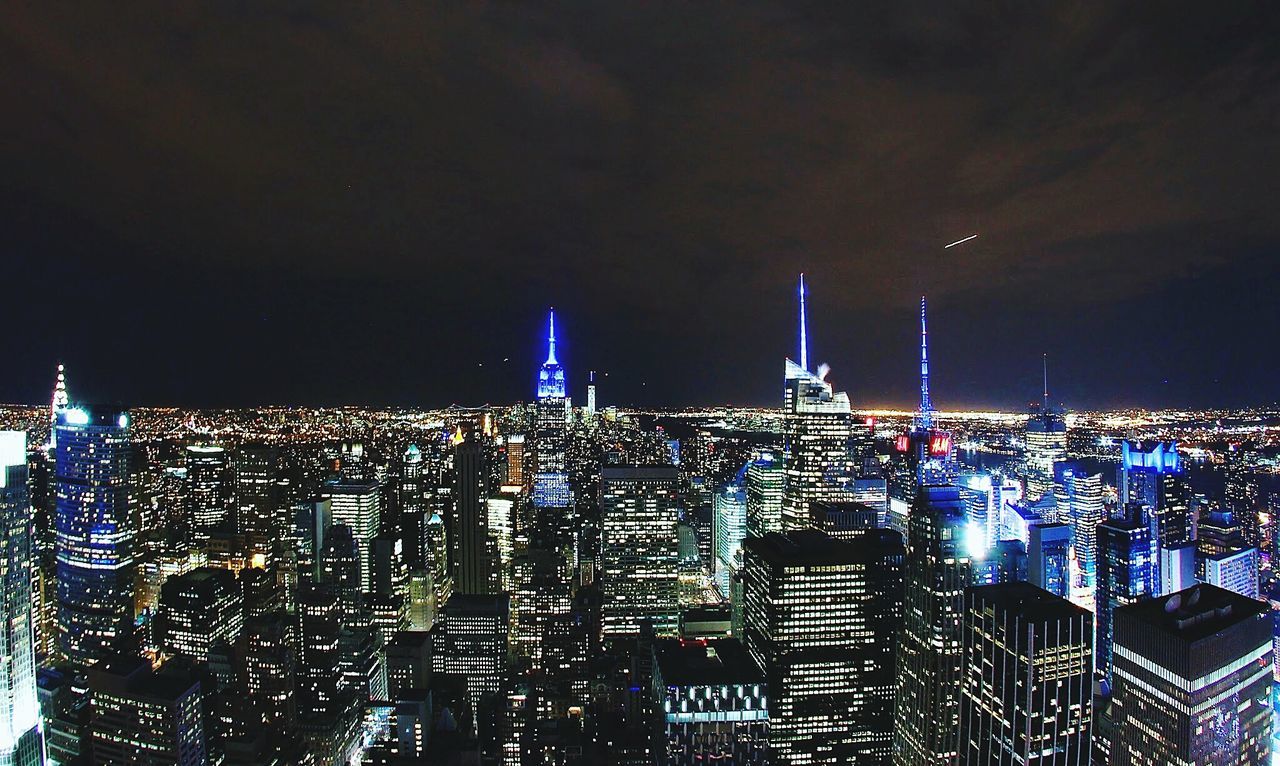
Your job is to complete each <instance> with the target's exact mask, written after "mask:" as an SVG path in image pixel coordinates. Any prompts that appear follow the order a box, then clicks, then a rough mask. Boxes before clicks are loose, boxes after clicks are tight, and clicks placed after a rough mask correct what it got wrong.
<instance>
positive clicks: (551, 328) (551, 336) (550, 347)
mask: <svg viewBox="0 0 1280 766" xmlns="http://www.w3.org/2000/svg"><path fill="white" fill-rule="evenodd" d="M547 327H548V329H547V361H546V362H545V363H546V364H559V362H557V361H556V310H555V307H552V308H551V315H550V318H549V319H547Z"/></svg>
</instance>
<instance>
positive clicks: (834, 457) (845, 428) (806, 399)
mask: <svg viewBox="0 0 1280 766" xmlns="http://www.w3.org/2000/svg"><path fill="white" fill-rule="evenodd" d="M808 365H809V339H808V330H807V327H806V318H805V289H804V275H803V274H801V275H800V363H799V364H797V363H795V362H793V361H791V360H790V359H787V360H786V363H785V368H784V376H783V377H784V384H783V414H784V417H785V421H784V425H783V450H784V454H785V458H784V464H785V478H786V485H785V490H784V494H783V500H782V527H783V529H803V528H804V527H807V526H809V503H810V502H811V501H813V500H846V499H849V498H850V494H849V489H848V486H847V485H848V482H849V480H850V478H851V476H852V464H851V460H850V456H849V438H850V427H851V426H850V424H851V422H852V417H853V416H852V413H851V411H850V408H849V396H848V395H847V394H845V393H844V392H843V391H841V392H836V391H834V390H833V389H832V387H831V384H830V383H828V382H827V381H826V379H825V378H826V375H827V370H826V366H825V365H824V366H823V367H822V368H820V369H819V371H818V372H817V373H813V372H810V371H809V367H808Z"/></svg>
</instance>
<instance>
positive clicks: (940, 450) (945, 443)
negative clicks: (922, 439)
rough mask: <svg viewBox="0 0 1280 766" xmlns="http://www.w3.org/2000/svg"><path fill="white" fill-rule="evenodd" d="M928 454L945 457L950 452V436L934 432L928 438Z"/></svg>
mask: <svg viewBox="0 0 1280 766" xmlns="http://www.w3.org/2000/svg"><path fill="white" fill-rule="evenodd" d="M929 454H930V455H933V456H934V457H945V456H946V455H950V454H951V436H950V435H949V434H934V435H933V436H931V437H930V438H929Z"/></svg>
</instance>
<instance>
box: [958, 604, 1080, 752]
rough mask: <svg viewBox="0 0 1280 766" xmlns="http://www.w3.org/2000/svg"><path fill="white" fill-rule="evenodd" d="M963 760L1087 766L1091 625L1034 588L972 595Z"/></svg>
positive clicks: (966, 654)
mask: <svg viewBox="0 0 1280 766" xmlns="http://www.w3.org/2000/svg"><path fill="white" fill-rule="evenodd" d="M963 673H964V675H963V678H962V681H961V683H962V687H961V688H962V691H961V695H960V761H959V762H960V763H961V764H965V766H989V764H1014V763H1017V764H1041V765H1042V766H1080V764H1087V763H1089V752H1090V747H1091V742H1090V739H1091V737H1090V734H1091V725H1092V712H1093V619H1092V616H1091V615H1090V614H1089V612H1087V611H1086V610H1084V609H1081V608H1080V607H1078V606H1076V605H1074V604H1072V603H1071V602H1069V601H1067V600H1066V599H1063V598H1060V597H1058V596H1055V595H1053V594H1051V593H1049V592H1048V591H1045V590H1042V589H1040V588H1037V587H1035V586H1033V585H1031V584H1029V583H1025V582H1018V583H1007V584H1003V585H984V586H981V587H976V588H970V589H969V590H968V591H967V592H966V594H965V611H964V671H963Z"/></svg>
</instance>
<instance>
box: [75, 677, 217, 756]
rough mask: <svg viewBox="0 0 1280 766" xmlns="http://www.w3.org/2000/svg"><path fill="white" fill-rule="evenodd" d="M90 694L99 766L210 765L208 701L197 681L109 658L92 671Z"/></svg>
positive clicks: (91, 734)
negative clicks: (205, 705)
mask: <svg viewBox="0 0 1280 766" xmlns="http://www.w3.org/2000/svg"><path fill="white" fill-rule="evenodd" d="M89 694H90V697H91V699H92V703H91V705H90V709H91V711H92V714H91V718H90V723H89V730H90V736H91V737H92V752H93V761H92V762H93V763H94V764H102V766H129V765H130V764H138V763H154V764H162V763H163V764H181V765H182V766H185V765H186V764H202V763H207V762H208V760H207V759H208V748H207V745H206V742H205V728H204V721H205V711H204V702H203V698H202V697H203V695H202V694H201V687H200V682H199V681H198V680H196V679H195V678H193V677H192V676H190V675H188V674H186V673H184V672H183V671H180V670H169V669H165V670H162V671H160V672H153V671H152V669H151V665H150V664H149V663H148V662H147V661H146V660H143V659H141V658H138V657H130V656H127V655H115V656H107V657H104V658H103V659H102V661H101V662H99V663H97V664H96V665H95V666H94V667H93V668H91V669H90V670H89Z"/></svg>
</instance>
